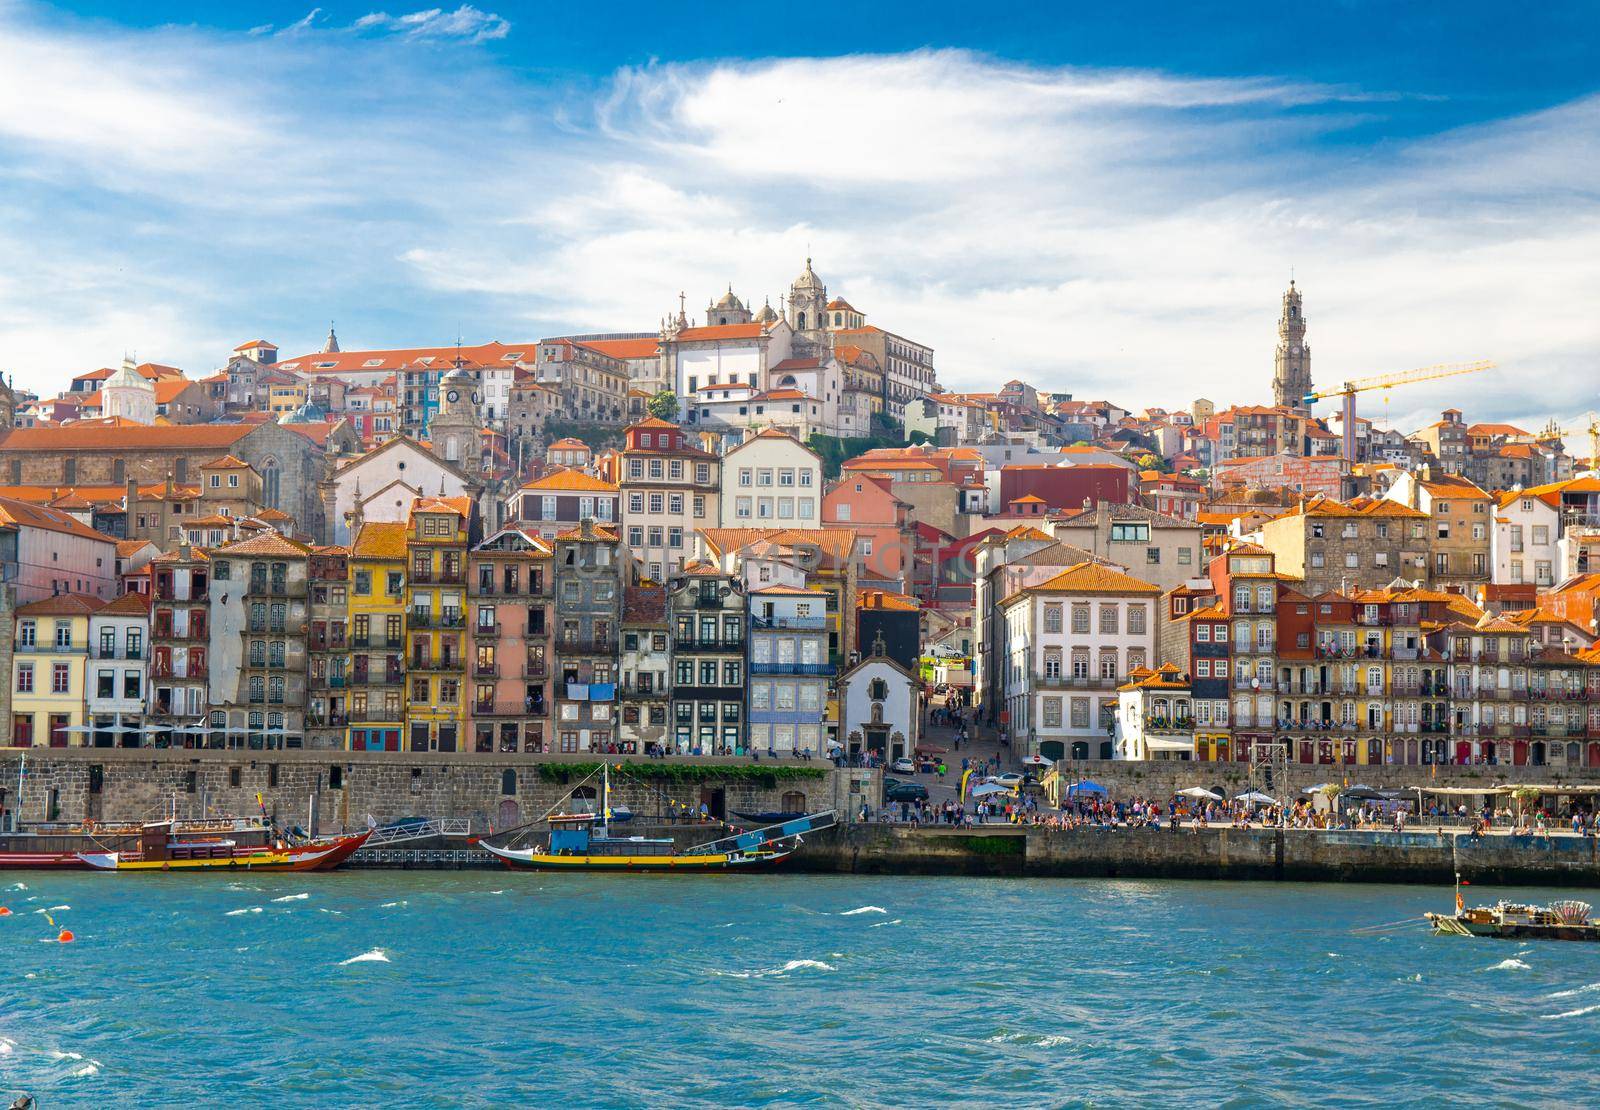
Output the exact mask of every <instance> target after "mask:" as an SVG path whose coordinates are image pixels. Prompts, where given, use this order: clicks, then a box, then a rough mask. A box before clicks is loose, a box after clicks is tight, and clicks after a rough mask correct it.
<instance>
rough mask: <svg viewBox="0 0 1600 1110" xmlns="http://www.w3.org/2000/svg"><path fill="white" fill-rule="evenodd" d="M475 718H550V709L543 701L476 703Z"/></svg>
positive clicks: (524, 700) (473, 704)
mask: <svg viewBox="0 0 1600 1110" xmlns="http://www.w3.org/2000/svg"><path fill="white" fill-rule="evenodd" d="M472 715H473V716H475V717H548V716H549V715H550V707H549V706H548V705H547V704H546V703H544V702H541V701H534V700H533V699H532V698H525V699H523V700H522V701H474V702H473V703H472Z"/></svg>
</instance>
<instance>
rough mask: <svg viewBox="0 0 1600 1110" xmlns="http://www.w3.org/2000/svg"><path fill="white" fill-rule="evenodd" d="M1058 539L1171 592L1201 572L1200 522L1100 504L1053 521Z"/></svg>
mask: <svg viewBox="0 0 1600 1110" xmlns="http://www.w3.org/2000/svg"><path fill="white" fill-rule="evenodd" d="M1053 527H1054V530H1055V538H1056V539H1058V540H1060V541H1061V542H1063V543H1066V544H1070V545H1072V546H1073V547H1078V548H1082V549H1083V550H1085V551H1089V552H1091V553H1092V554H1093V555H1094V556H1095V557H1096V558H1097V559H1103V560H1106V561H1108V562H1111V563H1115V564H1117V565H1118V566H1121V567H1123V568H1124V569H1126V570H1127V572H1128V573H1129V574H1132V575H1134V576H1135V577H1137V578H1139V579H1141V580H1142V581H1145V582H1151V583H1154V584H1155V585H1157V586H1159V587H1160V588H1161V589H1163V590H1170V589H1172V588H1173V587H1174V586H1177V585H1180V584H1182V583H1183V582H1184V581H1185V580H1187V579H1189V578H1192V577H1194V575H1195V574H1197V573H1199V571H1200V570H1201V568H1202V566H1203V564H1204V557H1203V554H1202V552H1201V546H1200V537H1201V532H1202V529H1201V527H1200V525H1199V523H1197V522H1195V521H1191V520H1179V519H1178V518H1177V517H1171V516H1166V515H1164V514H1162V513H1158V512H1155V511H1154V510H1152V509H1146V508H1144V507H1143V506H1142V505H1121V504H1112V503H1108V502H1101V503H1100V504H1097V505H1094V506H1093V507H1090V508H1085V509H1082V510H1081V511H1079V512H1076V513H1072V514H1071V515H1069V516H1067V517H1064V518H1059V519H1056V520H1054V521H1053Z"/></svg>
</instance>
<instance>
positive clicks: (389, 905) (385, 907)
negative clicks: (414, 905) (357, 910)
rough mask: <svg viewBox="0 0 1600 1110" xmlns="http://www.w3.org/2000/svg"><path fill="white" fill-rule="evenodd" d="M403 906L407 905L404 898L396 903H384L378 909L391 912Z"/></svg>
mask: <svg viewBox="0 0 1600 1110" xmlns="http://www.w3.org/2000/svg"><path fill="white" fill-rule="evenodd" d="M404 905H408V903H407V902H406V900H405V899H404V898H402V899H400V901H398V902H385V903H384V904H383V905H381V906H379V907H378V908H379V909H380V910H392V909H394V908H395V907H396V906H404Z"/></svg>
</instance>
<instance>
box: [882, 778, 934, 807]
mask: <svg viewBox="0 0 1600 1110" xmlns="http://www.w3.org/2000/svg"><path fill="white" fill-rule="evenodd" d="M883 800H884V803H885V804H887V803H889V802H925V801H927V800H928V788H927V787H926V786H923V785H922V784H921V783H920V782H897V783H895V784H894V785H893V786H890V787H886V788H885V789H884V791H883Z"/></svg>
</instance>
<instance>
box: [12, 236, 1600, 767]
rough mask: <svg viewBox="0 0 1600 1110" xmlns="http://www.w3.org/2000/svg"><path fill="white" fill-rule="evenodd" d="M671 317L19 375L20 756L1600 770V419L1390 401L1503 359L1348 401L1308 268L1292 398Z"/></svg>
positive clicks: (844, 331) (727, 316) (820, 296)
mask: <svg viewBox="0 0 1600 1110" xmlns="http://www.w3.org/2000/svg"><path fill="white" fill-rule="evenodd" d="M676 300H677V303H676V305H675V306H674V307H672V309H671V310H670V311H669V312H668V313H666V314H664V315H662V316H661V318H660V320H659V322H658V325H657V326H656V327H655V328H654V329H651V330H639V331H619V332H615V333H606V334H588V335H565V336H547V337H543V338H526V339H517V340H515V341H511V342H502V341H498V340H496V341H488V342H480V343H476V344H462V343H456V344H447V345H443V346H438V347H429V348H406V349H370V350H344V349H343V348H342V347H341V344H340V342H339V339H338V336H337V334H336V332H335V331H334V330H333V329H332V328H331V327H330V329H329V331H328V334H327V339H326V342H325V343H324V344H323V345H322V348H321V349H320V350H316V351H310V352H306V353H296V354H292V355H288V356H284V355H282V354H281V353H280V351H279V349H278V348H277V347H276V346H275V345H274V344H273V343H272V342H270V341H269V340H267V339H259V338H258V339H252V340H247V341H245V342H243V343H240V344H239V345H238V346H237V347H236V348H234V349H233V350H232V351H229V352H219V353H218V357H217V360H216V362H217V364H218V365H217V366H216V368H215V369H209V370H201V369H199V368H193V367H191V368H183V369H180V368H178V367H175V366H169V365H163V364H161V363H156V362H141V361H138V360H136V359H134V358H132V357H128V358H124V360H123V361H122V363H121V364H120V365H118V366H116V367H115V368H101V369H87V370H84V371H83V372H81V373H76V374H74V375H73V376H71V377H70V379H68V380H65V381H64V382H63V383H62V384H63V386H64V388H62V389H61V390H60V391H59V392H57V393H56V394H55V395H53V396H45V395H44V393H43V392H41V393H39V394H33V393H26V392H22V391H20V390H18V389H17V388H16V386H15V384H14V383H13V384H12V385H8V386H0V424H3V425H4V427H3V429H0V564H3V567H4V582H5V589H4V590H3V591H0V622H3V623H4V624H5V625H6V626H7V631H6V634H5V635H3V636H0V653H3V658H0V670H3V671H4V672H6V673H7V674H8V681H6V682H5V683H3V684H0V685H3V689H4V693H3V694H0V716H3V718H4V720H3V722H0V731H3V735H4V737H6V738H7V739H6V743H8V744H9V745H11V746H12V747H15V748H31V747H51V748H64V747H116V748H127V747H153V748H184V747H189V748H212V749H240V750H242V751H257V750H276V749H285V748H304V749H316V750H328V751H339V750H345V751H364V752H394V753H401V752H407V753H410V752H464V753H494V754H495V755H496V756H497V757H499V756H503V755H505V754H507V753H525V754H528V755H533V756H537V755H540V754H543V753H572V752H595V753H617V754H628V755H634V756H641V757H642V756H662V755H673V756H683V757H689V758H693V757H707V756H748V757H751V758H756V759H762V758H779V759H793V758H801V759H819V760H821V759H832V760H835V761H836V762H850V763H852V764H855V765H871V766H887V765H892V764H894V763H896V762H897V761H901V760H912V761H914V760H915V759H916V757H917V756H918V754H919V749H921V750H922V754H926V753H928V752H932V751H935V750H937V751H939V752H940V753H942V752H943V751H944V749H943V748H942V747H941V748H938V749H935V747H934V745H933V743H932V741H931V739H930V733H929V729H930V721H931V719H932V718H931V712H932V710H933V709H934V707H935V706H940V707H944V709H945V712H946V715H948V711H949V707H951V706H957V707H959V708H960V709H961V710H962V711H963V713H962V715H961V716H959V717H958V718H957V719H958V720H959V721H960V722H961V726H962V728H963V729H965V728H968V727H970V728H971V729H972V730H973V732H974V733H981V734H982V735H983V736H985V737H988V738H989V739H990V741H991V742H992V743H993V744H994V745H995V750H996V752H998V753H1002V754H1000V755H998V756H997V757H996V758H997V761H998V763H999V764H1003V765H1007V766H1009V767H1017V768H1020V767H1022V766H1025V765H1026V766H1034V767H1042V766H1047V765H1050V764H1055V763H1058V762H1059V761H1062V760H1068V761H1072V760H1132V761H1139V760H1157V761H1171V760H1189V761H1199V762H1207V761H1210V762H1220V761H1235V762H1255V761H1265V760H1283V761H1287V762H1290V763H1300V764H1312V765H1317V764H1322V765H1330V766H1334V765H1343V766H1362V765H1377V764H1383V765H1390V764H1394V765H1418V766H1421V765H1428V764H1449V765H1463V764H1497V765H1498V764H1504V765H1532V766H1539V765H1550V766H1553V767H1597V766H1600V646H1597V643H1596V641H1597V639H1600V625H1597V618H1600V471H1597V469H1596V467H1597V465H1600V459H1597V457H1596V456H1597V454H1600V449H1597V446H1596V439H1597V437H1600V428H1597V427H1596V426H1595V425H1594V424H1592V423H1590V424H1588V425H1586V426H1577V427H1566V428H1563V427H1560V426H1559V425H1558V424H1556V423H1554V422H1552V423H1550V424H1548V425H1547V426H1544V427H1540V428H1535V429H1532V430H1528V429H1523V428H1519V427H1516V426H1513V425H1510V424H1505V423H1483V422H1475V421H1474V420H1473V419H1472V418H1471V417H1470V416H1469V414H1468V412H1467V408H1468V406H1466V405H1463V406H1462V407H1451V408H1448V409H1445V410H1444V411H1443V412H1441V413H1440V414H1439V418H1438V420H1437V421H1434V422H1431V423H1429V424H1428V425H1427V426H1426V427H1423V428H1419V429H1414V430H1409V431H1403V430H1401V429H1397V428H1391V427H1387V426H1384V422H1383V421H1382V420H1378V419H1375V418H1371V417H1362V416H1359V415H1358V414H1357V408H1358V395H1364V393H1365V391H1367V390H1369V389H1388V388H1391V387H1396V386H1404V385H1406V384H1408V383H1411V382H1422V381H1429V380H1433V379H1435V378H1440V377H1449V376H1452V375H1467V374H1472V373H1476V372H1479V371H1482V370H1484V369H1486V364H1469V365H1464V366H1460V367H1455V368H1430V369H1429V370H1427V371H1418V372H1412V373H1410V374H1401V375H1395V376H1392V377H1389V378H1386V379H1382V380H1378V381H1373V382H1369V383H1365V384H1364V383H1341V385H1340V386H1339V387H1338V388H1336V389H1333V390H1329V391H1326V392H1322V393H1319V392H1317V390H1316V384H1315V382H1314V380H1313V374H1312V362H1311V348H1310V346H1309V344H1308V342H1307V332H1308V323H1307V318H1306V315H1305V314H1304V312H1303V310H1302V308H1303V305H1302V293H1301V291H1300V290H1299V289H1298V288H1296V286H1295V285H1294V283H1293V282H1291V283H1290V285H1289V287H1288V289H1287V290H1285V291H1284V292H1283V294H1282V297H1281V304H1280V306H1279V309H1278V314H1277V315H1278V319H1277V341H1276V344H1275V346H1272V347H1269V344H1270V342H1271V340H1270V334H1269V327H1270V322H1271V321H1270V312H1264V313H1263V327H1262V334H1263V347H1262V358H1261V361H1260V368H1259V375H1258V376H1257V377H1256V378H1251V377H1250V376H1249V375H1248V374H1244V373H1241V374H1240V375H1239V381H1240V389H1241V392H1249V390H1250V383H1251V382H1252V381H1259V384H1260V389H1259V395H1257V396H1243V397H1236V398H1231V399H1228V400H1227V401H1226V402H1224V401H1222V400H1215V401H1214V400H1211V399H1206V398H1198V399H1194V400H1192V401H1190V402H1189V403H1188V404H1187V405H1186V406H1185V407H1182V408H1171V409H1168V408H1143V409H1134V408H1127V407H1122V406H1121V405H1119V404H1117V403H1115V402H1113V401H1111V400H1106V399H1088V398H1079V397H1074V396H1073V395H1071V394H1068V393H1062V392H1052V391H1049V390H1046V389H1042V388H1039V387H1036V386H1034V385H1030V384H1029V383H1027V382H1025V381H1021V380H1012V381H1007V382H1005V383H1004V384H1002V385H1000V386H999V387H998V389H996V391H994V392H986V393H971V392H967V393H961V392H954V391H950V390H947V389H945V388H943V387H942V386H941V384H940V377H939V370H938V369H937V368H936V365H935V360H934V354H935V348H934V347H933V346H931V345H930V343H929V342H928V341H929V339H930V338H931V337H928V336H921V337H915V338H913V337H908V336H906V335H903V334H901V333H900V332H897V331H894V330H890V327H885V326H880V325H879V324H878V323H877V322H876V320H875V319H874V318H872V317H870V316H869V313H868V312H867V311H866V310H864V309H861V308H857V307H855V306H854V305H853V304H852V303H850V302H849V301H847V300H845V299H844V298H843V297H840V296H837V295H835V294H832V293H830V291H829V290H828V288H827V285H826V284H825V283H824V282H823V280H822V279H821V278H820V277H819V275H818V274H817V273H816V272H815V270H813V268H812V264H811V260H810V259H807V260H806V262H805V266H804V268H803V270H802V272H801V273H800V274H799V276H798V277H797V278H796V279H795V280H794V282H793V284H792V285H791V286H790V287H789V289H788V290H787V291H786V293H785V294H784V295H783V296H781V297H779V298H778V304H777V305H774V304H773V303H772V301H771V300H770V299H765V298H764V300H763V303H762V304H761V306H760V307H759V308H754V307H752V306H753V304H754V301H753V300H751V301H746V300H744V299H742V298H741V297H740V296H739V295H738V294H736V293H735V292H734V290H733V288H732V287H731V286H730V287H729V288H727V289H726V291H721V292H718V293H717V294H715V295H714V296H712V297H711V298H709V299H708V303H707V305H706V307H705V309H704V310H703V313H693V314H691V312H690V310H689V308H688V302H687V297H686V296H684V295H681V294H680V295H679V296H678V297H677V298H676ZM869 320H871V321H872V322H869ZM885 323H886V324H888V325H890V326H891V327H892V325H893V321H885ZM1466 380H1467V382H1470V381H1471V379H1470V378H1468V379H1466ZM1269 394H1270V396H1269ZM1323 399H1332V400H1336V401H1338V402H1340V411H1338V412H1337V413H1335V414H1334V415H1333V416H1331V417H1327V418H1324V417H1319V416H1317V415H1315V414H1314V412H1313V408H1312V406H1313V402H1315V401H1318V400H1323ZM940 742H941V743H943V742H944V741H943V740H942V739H941V741H940Z"/></svg>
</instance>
